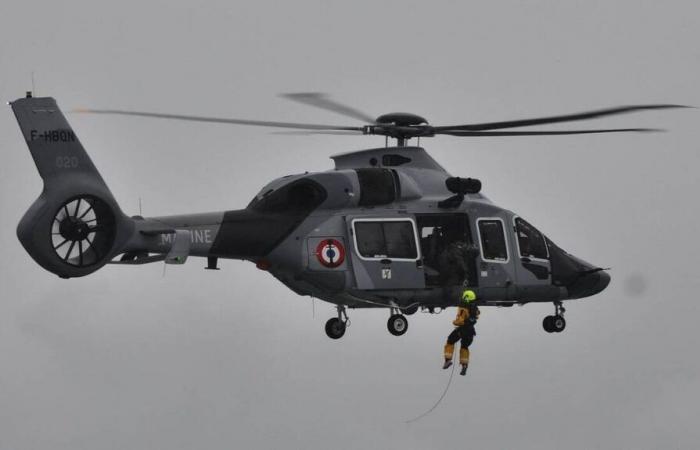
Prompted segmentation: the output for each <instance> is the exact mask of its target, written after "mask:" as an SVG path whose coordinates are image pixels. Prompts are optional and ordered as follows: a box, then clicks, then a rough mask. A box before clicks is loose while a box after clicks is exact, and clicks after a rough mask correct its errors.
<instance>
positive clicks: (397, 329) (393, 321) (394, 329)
mask: <svg viewBox="0 0 700 450" xmlns="http://www.w3.org/2000/svg"><path fill="white" fill-rule="evenodd" d="M386 327H387V328H388V329H389V333H391V334H393V335H394V336H401V335H403V334H404V333H406V330H408V320H407V319H406V316H403V315H401V314H394V315H392V316H391V317H389V320H388V321H387V323H386Z"/></svg>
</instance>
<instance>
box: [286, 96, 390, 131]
mask: <svg viewBox="0 0 700 450" xmlns="http://www.w3.org/2000/svg"><path fill="white" fill-rule="evenodd" d="M280 97H284V98H286V99H289V100H293V101H295V102H299V103H303V104H305V105H309V106H315V107H316V108H321V109H325V110H327V111H332V112H334V113H338V114H342V115H344V116H348V117H352V118H353V119H358V120H361V121H362V122H364V123H366V124H372V123H376V119H375V118H374V117H372V116H370V115H369V114H366V113H364V112H362V111H359V110H357V109H355V108H353V107H350V106H347V105H343V104H342V103H338V102H337V101H335V100H331V99H330V98H329V96H328V95H327V94H323V93H320V92H298V93H289V94H280Z"/></svg>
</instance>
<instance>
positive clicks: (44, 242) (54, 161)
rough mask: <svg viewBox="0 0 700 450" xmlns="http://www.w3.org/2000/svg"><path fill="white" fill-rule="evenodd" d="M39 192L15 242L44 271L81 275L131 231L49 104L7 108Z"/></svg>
mask: <svg viewBox="0 0 700 450" xmlns="http://www.w3.org/2000/svg"><path fill="white" fill-rule="evenodd" d="M10 105H11V106H12V111H13V112H14V114H15V117H16V118H17V122H18V123H19V127H20V129H21V130H22V134H23V135H24V140H25V141H26V142H27V146H28V147H29V151H30V153H31V154H32V158H34V163H35V164H36V167H37V169H38V170H39V175H41V178H42V179H43V180H44V190H43V192H42V193H41V195H40V196H39V198H38V199H37V200H36V201H35V202H34V204H33V205H32V206H31V207H30V208H29V210H28V211H27V212H26V213H25V215H24V217H23V218H22V220H21V221H20V223H19V225H18V226H17V237H18V238H19V240H20V242H21V243H22V245H23V246H24V248H25V249H26V250H27V252H28V253H29V254H30V255H31V256H32V258H34V260H35V261H36V262H37V263H39V264H40V265H41V266H42V267H44V268H45V269H46V270H48V271H50V272H53V273H55V274H57V275H59V276H60V277H63V278H69V277H78V276H83V275H87V274H89V273H92V272H94V271H95V270H97V269H99V268H100V267H102V266H103V265H104V264H106V263H107V262H108V261H109V260H110V259H112V258H113V257H114V256H115V255H116V254H117V253H119V250H120V249H121V247H122V245H123V244H124V243H125V242H126V240H127V239H128V238H129V236H130V235H131V233H132V230H133V221H132V220H131V219H129V218H128V217H126V216H125V215H124V213H122V211H121V209H120V208H119V205H118V204H117V202H116V200H115V199H114V196H113V195H112V193H111V192H110V191H109V188H108V187H107V185H106V184H105V182H104V180H103V179H102V176H101V175H100V174H99V172H98V171H97V169H96V168H95V165H94V164H93V163H92V161H91V160H90V157H89V156H88V155H87V153H86V152H85V149H84V148H83V146H82V145H81V144H80V141H79V140H78V138H77V136H76V135H75V133H74V132H73V130H72V129H71V127H70V125H69V124H68V122H67V121H66V118H65V117H64V116H63V113H62V112H61V110H60V109H59V108H58V105H57V104H56V101H55V100H54V99H53V98H50V97H45V98H32V97H31V96H29V95H28V96H27V98H22V99H19V100H16V101H14V102H12V103H11V104H10Z"/></svg>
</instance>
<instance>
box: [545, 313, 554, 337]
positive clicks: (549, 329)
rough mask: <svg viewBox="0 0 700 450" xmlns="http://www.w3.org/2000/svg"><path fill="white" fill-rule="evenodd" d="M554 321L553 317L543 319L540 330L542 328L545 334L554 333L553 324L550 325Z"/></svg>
mask: <svg viewBox="0 0 700 450" xmlns="http://www.w3.org/2000/svg"><path fill="white" fill-rule="evenodd" d="M553 321H554V316H547V317H545V318H544V320H543V321H542V328H544V331H546V332H547V333H554V324H553V323H552V322H553Z"/></svg>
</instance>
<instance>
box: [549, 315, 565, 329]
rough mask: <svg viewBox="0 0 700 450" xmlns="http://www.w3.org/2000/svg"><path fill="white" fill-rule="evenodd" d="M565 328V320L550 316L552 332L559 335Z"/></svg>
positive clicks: (560, 317)
mask: <svg viewBox="0 0 700 450" xmlns="http://www.w3.org/2000/svg"><path fill="white" fill-rule="evenodd" d="M564 328H566V320H565V319H564V317H563V316H552V331H553V332H555V333H561V332H562V331H564Z"/></svg>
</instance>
